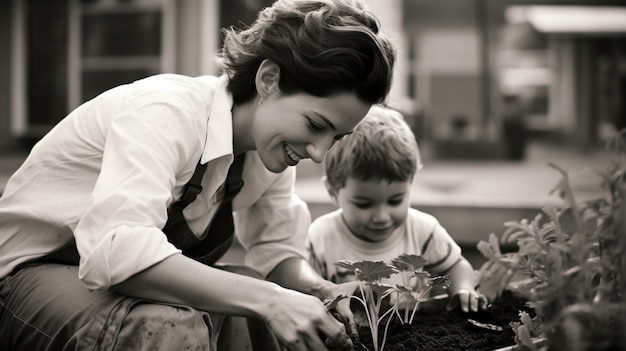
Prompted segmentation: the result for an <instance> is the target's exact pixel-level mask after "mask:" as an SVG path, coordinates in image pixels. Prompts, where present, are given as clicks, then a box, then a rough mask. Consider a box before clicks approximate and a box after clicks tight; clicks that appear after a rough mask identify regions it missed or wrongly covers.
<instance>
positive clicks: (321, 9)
mask: <svg viewBox="0 0 626 351" xmlns="http://www.w3.org/2000/svg"><path fill="white" fill-rule="evenodd" d="M223 33H224V35H225V38H224V46H223V49H222V51H221V52H220V54H219V55H218V63H219V64H220V66H221V67H222V69H223V70H224V71H225V73H226V74H227V75H228V77H229V79H230V81H229V84H228V89H229V91H230V92H231V93H232V95H233V101H234V103H245V102H248V101H250V100H252V99H253V98H254V97H255V96H256V94H257V91H256V86H255V76H256V73H257V70H258V68H259V66H260V65H261V63H262V62H263V60H265V59H269V60H271V61H273V62H274V63H275V64H277V65H278V66H279V68H280V81H279V88H280V90H281V92H282V93H284V94H294V93H302V92H303V93H308V94H311V95H314V96H319V97H326V96H330V95H332V94H335V93H339V92H354V93H356V95H357V96H358V98H359V99H361V100H362V101H364V102H366V103H370V104H375V103H380V102H383V101H385V99H386V97H387V94H388V93H389V89H390V86H391V79H392V72H393V65H394V62H395V55H396V53H395V50H394V48H393V46H392V45H391V42H390V41H389V40H388V39H387V38H385V37H383V36H382V35H381V34H380V33H379V22H378V19H377V18H376V17H375V16H374V15H373V14H372V13H371V12H369V11H368V10H366V9H365V6H364V5H363V3H362V2H361V1H357V0H278V1H276V2H275V3H274V4H273V5H272V6H271V7H267V8H265V9H264V10H262V11H260V12H259V13H258V17H257V19H256V21H255V22H254V23H253V24H252V26H251V27H249V28H247V29H244V30H241V31H238V30H236V29H235V28H233V27H230V28H225V29H223Z"/></svg>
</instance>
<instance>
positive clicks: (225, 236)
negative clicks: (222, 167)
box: [163, 153, 245, 265]
mask: <svg viewBox="0 0 626 351" xmlns="http://www.w3.org/2000/svg"><path fill="white" fill-rule="evenodd" d="M244 161H245V153H244V154H241V155H239V156H237V157H235V160H234V161H233V164H232V165H231V166H230V169H229V170H228V175H227V176H226V181H225V182H224V184H223V186H222V188H223V198H222V201H221V203H220V204H219V208H218V210H217V212H216V213H215V216H214V217H213V220H212V221H211V224H210V225H209V226H208V228H207V229H206V230H205V232H204V235H203V237H204V239H202V240H199V239H198V238H197V237H196V235H195V234H194V233H193V232H192V231H191V229H190V228H189V225H188V223H187V221H186V220H185V217H184V216H183V209H184V208H185V207H187V206H188V205H189V203H190V202H188V200H189V199H191V198H193V199H195V198H196V197H197V195H198V194H199V193H200V191H202V186H201V185H200V182H201V180H202V175H203V174H204V171H205V170H206V166H205V167H201V166H202V165H200V164H198V166H197V167H196V171H195V172H194V175H193V176H192V177H191V179H190V180H189V182H188V183H187V184H186V185H185V188H184V190H183V196H181V198H180V199H179V200H178V201H176V202H174V203H173V204H172V205H170V207H169V208H168V211H167V215H168V219H167V223H166V224H165V227H163V232H164V233H165V234H166V235H167V239H168V240H169V241H170V242H171V243H172V244H174V246H176V247H178V248H179V249H181V250H182V251H183V254H184V255H185V256H188V257H190V258H193V259H195V260H197V261H199V262H202V263H204V264H207V265H212V264H214V263H215V262H216V261H217V260H219V259H220V258H221V257H222V256H223V255H224V254H225V253H226V251H228V249H229V248H230V246H231V244H232V242H233V236H234V235H233V234H234V223H233V210H232V200H233V198H234V197H235V196H236V195H237V194H238V193H239V191H240V190H241V188H242V187H243V180H242V179H241V176H242V173H243V164H244ZM197 190H199V191H197ZM196 191H197V192H196Z"/></svg>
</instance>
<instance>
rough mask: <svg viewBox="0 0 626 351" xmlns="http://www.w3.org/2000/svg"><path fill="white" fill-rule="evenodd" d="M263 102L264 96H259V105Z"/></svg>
mask: <svg viewBox="0 0 626 351" xmlns="http://www.w3.org/2000/svg"><path fill="white" fill-rule="evenodd" d="M264 102H265V98H264V97H263V96H259V105H263V103H264Z"/></svg>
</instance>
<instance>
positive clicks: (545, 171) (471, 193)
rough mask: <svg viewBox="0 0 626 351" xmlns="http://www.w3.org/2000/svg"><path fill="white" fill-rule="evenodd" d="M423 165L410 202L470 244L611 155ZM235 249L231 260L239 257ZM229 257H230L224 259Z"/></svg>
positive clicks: (575, 151) (307, 195)
mask: <svg viewBox="0 0 626 351" xmlns="http://www.w3.org/2000/svg"><path fill="white" fill-rule="evenodd" d="M422 155H423V164H424V167H423V168H422V170H421V171H419V172H418V174H417V175H416V177H415V180H414V182H413V188H412V193H411V198H412V202H411V204H412V206H413V207H415V208H418V209H420V210H423V211H425V212H429V213H431V214H433V215H434V216H436V217H437V218H438V219H439V220H440V222H441V223H442V225H444V227H446V229H447V230H448V232H449V233H450V234H451V235H452V236H453V237H454V238H455V239H456V240H457V242H459V243H460V244H461V245H462V247H464V250H465V248H469V249H470V250H471V249H473V248H475V245H476V243H477V242H478V241H479V240H482V239H486V238H487V237H488V235H489V234H490V233H491V232H494V233H496V234H501V232H502V231H503V226H502V224H503V223H504V222H505V221H509V220H521V219H522V218H528V219H532V218H533V217H534V216H535V215H537V214H538V213H539V212H540V210H541V208H543V207H544V206H546V205H547V204H549V203H551V202H555V201H559V199H558V196H557V195H556V194H554V193H551V191H552V189H554V187H555V185H556V184H557V183H558V181H559V180H560V179H561V174H560V173H559V172H558V171H557V170H556V169H555V168H553V167H551V166H549V163H553V164H556V165H558V166H559V167H561V168H562V169H563V170H564V171H566V172H567V174H568V177H569V179H570V182H571V184H572V188H573V189H574V191H575V193H576V194H578V196H579V199H584V198H587V197H591V196H594V195H596V194H598V192H599V182H600V176H599V174H598V172H599V171H604V170H605V169H606V168H607V167H608V165H609V164H610V162H611V161H612V160H614V159H615V155H614V154H613V153H611V152H608V151H606V150H604V149H601V148H593V149H583V148H581V147H578V146H572V145H570V146H559V145H556V144H554V143H549V142H532V143H530V144H529V145H528V147H527V150H526V155H525V158H524V159H523V160H520V161H507V160H441V159H433V158H430V157H429V156H428V155H429V152H428V149H427V147H424V148H423V149H422ZM24 157H25V155H24V154H14V155H4V156H2V155H0V190H2V189H3V188H4V185H5V184H6V182H7V181H8V178H9V176H10V174H11V173H12V172H13V171H15V170H16V169H17V168H18V167H19V165H20V164H21V163H22V161H23V160H24ZM297 167H298V178H297V183H296V192H297V193H298V194H299V195H300V196H301V197H302V198H303V199H304V200H305V201H306V202H307V204H308V205H309V208H310V210H311V215H312V217H313V218H316V217H317V216H319V215H321V214H323V213H326V212H329V211H331V210H333V209H334V208H335V206H334V204H333V203H332V201H331V199H330V197H329V196H328V194H327V192H326V190H325V188H324V187H323V184H322V183H321V181H320V179H321V177H322V166H321V165H318V164H315V163H313V162H311V161H310V160H305V161H301V163H300V164H299V165H298V166H297ZM239 259H240V255H239V254H236V255H235V256H234V258H233V259H232V260H230V261H238V260H239ZM227 261H229V260H227Z"/></svg>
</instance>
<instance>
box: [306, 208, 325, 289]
mask: <svg viewBox="0 0 626 351" xmlns="http://www.w3.org/2000/svg"><path fill="white" fill-rule="evenodd" d="M320 223H321V221H320V220H319V219H318V220H317V221H313V223H311V225H310V226H309V232H308V237H307V241H306V249H307V254H308V261H309V264H310V265H311V267H312V268H313V269H314V270H315V271H316V272H317V273H318V274H319V275H320V276H322V278H324V279H329V276H328V273H329V272H328V269H326V267H327V266H326V260H325V259H324V252H323V251H324V245H317V243H319V242H320V241H321V240H322V239H321V236H322V235H323V232H322V231H320V230H319V229H318V228H319V227H320Z"/></svg>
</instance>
